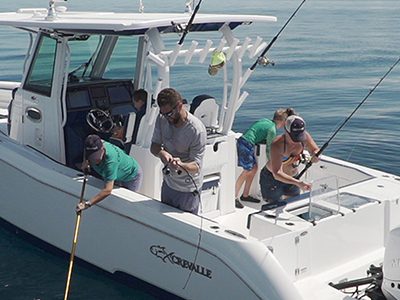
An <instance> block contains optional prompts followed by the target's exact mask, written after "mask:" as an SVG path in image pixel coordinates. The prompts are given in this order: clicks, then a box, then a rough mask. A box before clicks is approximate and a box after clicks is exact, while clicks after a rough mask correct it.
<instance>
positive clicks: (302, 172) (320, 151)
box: [295, 57, 400, 179]
mask: <svg viewBox="0 0 400 300" xmlns="http://www.w3.org/2000/svg"><path fill="white" fill-rule="evenodd" d="M399 62H400V57H399V58H398V59H397V60H396V62H395V63H394V64H393V65H392V66H391V67H390V68H389V70H388V71H387V72H386V73H385V75H383V77H381V79H379V81H378V82H377V83H376V84H375V86H374V87H373V88H372V89H371V90H370V91H369V92H368V94H367V95H366V96H365V97H364V99H363V100H362V101H361V102H360V103H359V104H358V105H357V107H356V108H355V109H354V110H353V112H352V113H351V114H350V115H349V116H348V117H347V118H346V119H345V120H344V122H343V123H342V124H341V125H340V126H339V128H338V129H336V131H335V132H334V133H333V134H332V136H331V137H330V138H329V139H328V141H326V142H325V144H324V145H323V146H322V147H321V148H320V149H319V151H318V152H317V153H316V154H315V156H317V157H318V156H320V154H321V153H322V152H323V151H324V150H325V148H326V147H328V145H329V143H330V142H331V141H332V140H333V138H334V137H335V136H336V135H337V134H338V132H339V131H340V130H341V129H342V128H343V126H344V125H346V123H347V122H348V121H349V120H350V119H351V117H352V116H353V115H354V114H355V113H356V111H357V110H358V109H359V108H360V107H361V105H363V104H364V102H365V101H367V99H368V97H369V96H371V95H372V93H373V92H374V91H375V90H376V88H377V87H378V86H379V85H380V84H381V83H382V81H383V80H384V79H385V78H386V76H388V75H389V73H390V72H391V71H392V70H393V69H394V67H395V66H396V65H397V64H398V63H399ZM312 164H313V163H312V161H311V160H310V161H309V162H308V163H307V164H306V166H305V167H304V169H303V170H302V171H301V172H300V173H299V174H298V175H297V176H296V177H295V178H296V179H300V178H301V176H303V174H304V173H305V172H306V171H307V170H308V169H309V168H310V167H311V166H312Z"/></svg>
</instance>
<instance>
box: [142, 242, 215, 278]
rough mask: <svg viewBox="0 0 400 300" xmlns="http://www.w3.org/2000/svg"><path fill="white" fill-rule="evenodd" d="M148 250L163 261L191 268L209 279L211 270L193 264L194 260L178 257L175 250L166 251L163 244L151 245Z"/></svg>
mask: <svg viewBox="0 0 400 300" xmlns="http://www.w3.org/2000/svg"><path fill="white" fill-rule="evenodd" d="M150 252H151V253H152V254H153V255H155V256H157V257H158V258H160V259H161V260H162V261H163V262H164V263H168V262H169V263H171V264H173V265H177V266H180V267H181V268H183V269H189V270H191V271H192V270H193V271H194V272H196V273H197V274H200V275H203V276H205V277H207V278H209V279H211V278H212V277H211V274H212V271H211V270H210V269H207V268H206V267H204V266H201V265H198V264H195V263H194V262H191V261H188V260H187V259H184V258H182V257H179V256H178V255H176V254H175V252H169V253H168V252H167V250H165V247H164V246H160V245H153V246H151V247H150Z"/></svg>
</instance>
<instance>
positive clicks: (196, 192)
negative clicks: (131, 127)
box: [163, 162, 203, 290]
mask: <svg viewBox="0 0 400 300" xmlns="http://www.w3.org/2000/svg"><path fill="white" fill-rule="evenodd" d="M168 165H169V162H168V163H167V164H166V165H165V167H164V168H163V172H164V170H165V171H168ZM178 166H179V167H180V168H181V169H182V170H183V171H185V173H186V174H187V175H188V176H189V178H190V180H191V181H192V183H193V186H194V188H195V190H194V191H193V193H195V194H196V195H197V197H199V205H200V211H201V212H202V211H203V204H202V202H201V197H200V191H199V189H198V188H197V184H196V182H195V181H194V179H193V176H192V175H190V173H189V171H188V170H187V169H186V168H185V167H184V166H182V165H181V164H178ZM199 217H200V229H199V239H198V241H197V245H196V254H195V255H194V259H193V265H196V261H197V256H198V255H199V250H200V243H201V236H202V233H203V217H202V216H199ZM193 270H194V268H191V270H190V272H189V274H188V277H187V279H186V282H185V285H184V286H183V288H182V289H183V290H184V289H185V288H186V287H187V285H188V283H189V280H190V278H191V277H192V273H193Z"/></svg>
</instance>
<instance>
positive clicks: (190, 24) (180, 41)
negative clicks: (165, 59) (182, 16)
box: [178, 0, 203, 45]
mask: <svg viewBox="0 0 400 300" xmlns="http://www.w3.org/2000/svg"><path fill="white" fill-rule="evenodd" d="M202 1H203V0H200V1H199V2H198V3H197V5H196V7H195V9H194V11H193V13H192V15H191V17H190V19H189V23H188V24H187V26H186V27H185V29H184V30H183V34H182V36H181V39H180V40H179V42H178V45H182V44H183V41H184V40H185V37H186V35H187V34H188V33H189V30H190V27H192V24H193V21H194V17H195V16H196V14H197V12H198V11H199V9H200V4H201V2H202Z"/></svg>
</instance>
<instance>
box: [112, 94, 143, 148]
mask: <svg viewBox="0 0 400 300" xmlns="http://www.w3.org/2000/svg"><path fill="white" fill-rule="evenodd" d="M147 96H148V95H147V92H146V91H145V90H144V89H138V90H136V91H134V92H133V106H134V108H135V110H134V112H135V113H136V118H135V125H134V127H133V133H132V140H131V142H132V144H134V143H136V137H137V134H138V131H139V126H140V121H141V120H142V118H143V116H144V115H145V114H146V107H147ZM126 121H127V120H126V118H125V119H124V118H123V116H121V115H118V116H116V117H115V127H114V129H113V135H112V137H113V138H115V139H119V140H121V141H124V139H125V136H124V125H125V124H124V123H125V122H126Z"/></svg>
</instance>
